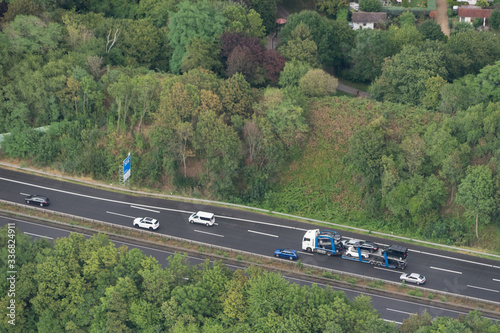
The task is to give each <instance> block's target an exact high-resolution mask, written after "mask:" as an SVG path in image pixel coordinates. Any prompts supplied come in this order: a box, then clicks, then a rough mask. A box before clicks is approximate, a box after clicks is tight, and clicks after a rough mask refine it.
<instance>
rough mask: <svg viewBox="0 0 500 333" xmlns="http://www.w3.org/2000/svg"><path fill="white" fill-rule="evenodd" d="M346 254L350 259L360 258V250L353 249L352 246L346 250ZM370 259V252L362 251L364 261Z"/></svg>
mask: <svg viewBox="0 0 500 333" xmlns="http://www.w3.org/2000/svg"><path fill="white" fill-rule="evenodd" d="M345 254H346V256H348V257H354V258H359V253H358V249H355V248H354V247H352V246H349V247H348V248H347V249H346V251H345ZM368 257H370V254H369V253H368V251H365V250H361V258H362V259H368Z"/></svg>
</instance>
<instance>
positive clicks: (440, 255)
mask: <svg viewBox="0 0 500 333" xmlns="http://www.w3.org/2000/svg"><path fill="white" fill-rule="evenodd" d="M408 251H410V252H416V253H421V254H427V255H429V256H433V257H440V258H444V259H450V260H456V261H461V262H466V263H468V264H476V265H481V266H486V267H494V268H500V267H499V266H494V265H491V264H485V263H482V262H477V261H472V260H466V259H460V258H453V257H448V256H445V255H442V254H436V253H430V252H425V251H417V250H412V249H408Z"/></svg>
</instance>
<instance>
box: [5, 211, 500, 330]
mask: <svg viewBox="0 0 500 333" xmlns="http://www.w3.org/2000/svg"><path fill="white" fill-rule="evenodd" d="M8 219H10V220H13V221H18V222H19V223H26V224H34V225H39V224H36V223H33V222H28V221H23V220H19V219H15V218H8ZM43 227H44V228H48V229H55V230H60V231H65V232H68V231H67V230H64V229H59V228H55V227H51V226H45V225H44V226H43ZM78 233H79V234H82V235H86V234H84V233H80V232H78ZM87 236H90V235H87ZM167 236H168V235H167ZM114 243H115V244H116V243H121V244H125V245H130V246H134V247H137V248H143V249H148V250H151V251H153V252H154V251H156V252H162V253H170V254H173V252H170V251H164V250H159V249H155V248H150V247H147V246H141V245H138V244H133V243H128V242H121V241H114ZM188 257H189V258H191V259H195V260H200V259H199V258H196V257H190V256H188ZM284 277H286V278H287V279H291V280H298V281H303V282H307V283H311V281H307V280H303V279H299V278H294V277H288V276H286V275H284ZM315 284H316V285H322V286H327V284H324V283H315ZM335 288H336V289H339V290H346V291H350V292H353V290H350V289H348V288H343V287H339V286H335ZM364 294H365V295H368V296H372V297H378V298H384V299H389V300H392V299H393V298H391V297H387V296H381V295H376V294H371V293H369V292H367V293H364ZM399 302H402V303H408V304H416V303H414V302H411V301H406V300H399ZM426 306H427V307H428V308H433V309H438V310H443V309H442V308H439V307H437V306H433V305H426ZM446 311H448V312H454V313H458V314H464V315H466V314H467V313H466V312H460V311H456V310H449V309H446ZM484 318H488V319H492V320H496V319H493V318H489V317H484ZM384 320H385V321H391V322H395V323H398V324H401V323H399V322H397V321H394V320H388V319H384Z"/></svg>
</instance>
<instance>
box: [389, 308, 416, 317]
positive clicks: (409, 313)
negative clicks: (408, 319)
mask: <svg viewBox="0 0 500 333" xmlns="http://www.w3.org/2000/svg"><path fill="white" fill-rule="evenodd" d="M385 309H386V310H387V311H393V312H399V313H404V314H407V315H409V316H410V315H413V314H415V313H412V312H406V311H401V310H394V309H391V308H385Z"/></svg>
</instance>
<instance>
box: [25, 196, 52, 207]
mask: <svg viewBox="0 0 500 333" xmlns="http://www.w3.org/2000/svg"><path fill="white" fill-rule="evenodd" d="M24 201H25V202H26V203H27V204H32V205H39V206H40V207H43V206H48V205H49V204H50V200H49V198H47V197H44V196H43V195H38V194H35V195H28V196H27V197H26V198H24Z"/></svg>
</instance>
